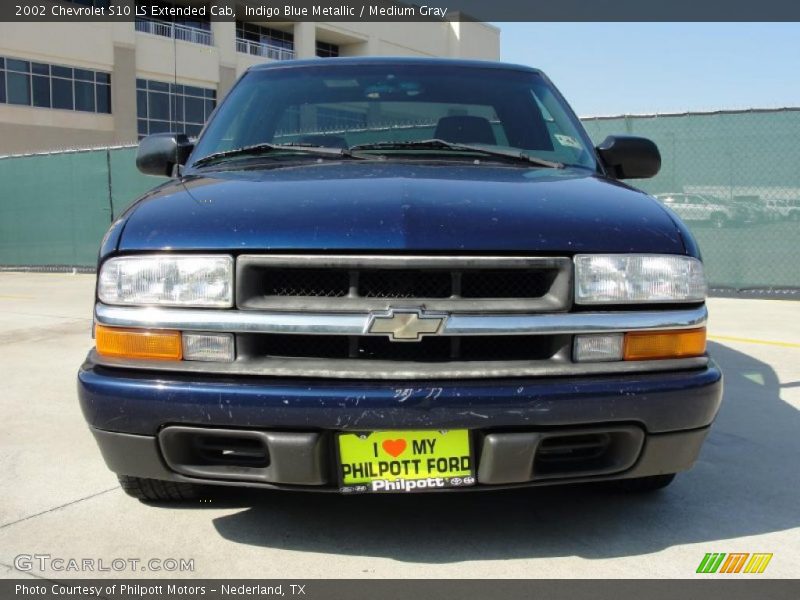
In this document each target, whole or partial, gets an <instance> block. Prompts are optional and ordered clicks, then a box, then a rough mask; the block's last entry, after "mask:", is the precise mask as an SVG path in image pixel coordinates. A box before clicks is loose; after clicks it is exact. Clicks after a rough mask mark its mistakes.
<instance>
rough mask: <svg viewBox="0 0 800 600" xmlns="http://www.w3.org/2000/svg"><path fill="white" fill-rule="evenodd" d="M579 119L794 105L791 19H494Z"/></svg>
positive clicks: (798, 45)
mask: <svg viewBox="0 0 800 600" xmlns="http://www.w3.org/2000/svg"><path fill="white" fill-rule="evenodd" d="M495 24H496V25H497V26H499V27H500V28H501V35H500V44H501V59H502V60H503V61H506V62H513V63H521V64H526V65H531V66H534V67H539V68H541V69H542V70H543V71H544V72H545V73H547V75H548V76H549V77H550V78H551V79H552V80H553V82H554V83H555V84H556V85H557V86H558V87H559V89H560V90H561V91H562V92H563V94H564V95H565V96H566V97H567V100H568V101H569V102H570V104H572V107H573V108H574V109H575V112H577V113H578V115H580V116H593V115H614V114H621V113H649V112H683V111H686V110H716V109H720V108H752V107H778V106H800V23H495Z"/></svg>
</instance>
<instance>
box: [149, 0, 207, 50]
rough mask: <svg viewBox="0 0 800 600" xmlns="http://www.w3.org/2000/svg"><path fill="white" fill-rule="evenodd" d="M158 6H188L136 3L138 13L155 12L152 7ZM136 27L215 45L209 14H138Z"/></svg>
mask: <svg viewBox="0 0 800 600" xmlns="http://www.w3.org/2000/svg"><path fill="white" fill-rule="evenodd" d="M156 6H157V7H162V8H168V9H176V10H178V11H181V10H184V9H186V8H187V7H186V6H184V5H181V4H172V3H170V2H153V3H140V2H137V3H136V9H137V14H139V12H143V13H147V14H153V13H152V10H151V9H152V8H153V7H156ZM135 27H136V31H139V32H141V33H149V34H151V35H160V36H163V37H168V38H174V39H176V40H181V41H183V42H191V43H194V44H203V45H205V46H213V45H214V36H213V35H212V33H211V20H210V18H209V17H208V16H205V17H197V16H187V17H182V16H175V17H161V16H148V17H139V16H137V17H136V24H135Z"/></svg>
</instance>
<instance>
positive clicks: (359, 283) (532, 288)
mask: <svg viewBox="0 0 800 600" xmlns="http://www.w3.org/2000/svg"><path fill="white" fill-rule="evenodd" d="M570 281H571V268H570V261H569V259H567V258H547V257H543V258H516V257H435V256H432V257H419V256H410V257H404V256H372V257H370V256H322V255H301V256H282V255H268V256H241V257H239V259H238V260H237V283H236V286H237V293H236V298H237V305H238V307H239V308H241V309H244V310H298V309H300V310H302V309H307V310H318V311H328V310H335V311H348V310H352V311H363V310H370V311H372V310H386V309H388V308H389V307H392V306H398V302H401V303H403V304H404V305H410V306H424V307H425V308H426V309H428V310H445V311H459V310H461V311H467V310H468V311H472V312H476V311H477V312H492V311H497V312H551V311H563V310H566V309H567V308H568V307H569V302H570V300H571V294H570V287H571V286H570Z"/></svg>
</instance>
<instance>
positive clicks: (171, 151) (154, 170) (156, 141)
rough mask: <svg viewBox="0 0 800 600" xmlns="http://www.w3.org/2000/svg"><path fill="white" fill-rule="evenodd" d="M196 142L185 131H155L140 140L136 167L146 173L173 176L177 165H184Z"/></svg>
mask: <svg viewBox="0 0 800 600" xmlns="http://www.w3.org/2000/svg"><path fill="white" fill-rule="evenodd" d="M193 148H194V144H192V143H191V142H190V141H189V138H188V137H187V136H186V134H183V133H154V134H153V135H148V136H147V137H146V138H144V139H143V140H142V141H141V142H139V150H138V151H137V153H136V167H137V168H138V169H139V170H140V171H141V172H142V173H145V174H146V175H158V176H160V177H172V176H173V175H174V171H175V167H176V165H183V164H185V163H186V159H188V158H189V155H190V154H191V153H192V149H193Z"/></svg>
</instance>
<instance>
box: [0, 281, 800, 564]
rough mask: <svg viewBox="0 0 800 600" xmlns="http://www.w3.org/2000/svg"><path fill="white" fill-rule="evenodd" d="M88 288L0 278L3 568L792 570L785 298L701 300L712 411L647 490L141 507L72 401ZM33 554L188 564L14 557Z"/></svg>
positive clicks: (791, 402)
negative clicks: (718, 398) (25, 561)
mask: <svg viewBox="0 0 800 600" xmlns="http://www.w3.org/2000/svg"><path fill="white" fill-rule="evenodd" d="M93 286H94V277H93V276H92V275H68V274H31V273H0V356H2V360H0V414H1V415H2V420H3V423H2V436H1V437H0V439H1V440H2V441H1V442H0V469H1V471H0V473H1V474H2V476H0V497H2V499H3V500H2V502H1V503H0V576H3V577H20V576H32V577H47V578H59V579H61V578H67V577H120V576H124V577H139V576H142V577H161V576H164V577H176V576H178V577H258V578H328V577H348V578H361V577H380V578H384V577H392V578H395V577H398V578H406V577H414V578H427V577H454V578H460V577H481V578H483V577H496V578H507V577H521V578H530V577H542V578H558V577H586V578H595V577H597V578H604V577H610V578H622V577H625V578H628V577H631V578H653V577H680V578H685V577H695V576H696V577H714V576H709V575H695V570H696V568H697V566H698V564H699V563H700V561H701V560H702V558H703V556H704V555H705V553H707V552H726V553H728V552H749V553H755V552H767V553H772V554H773V558H772V560H771V562H770V563H769V565H768V568H767V569H766V571H765V572H764V573H763V574H762V575H758V577H800V566H799V565H800V563H798V560H797V557H798V555H800V528H799V526H800V509H799V508H798V498H799V497H800V477H799V476H798V474H800V469H798V459H800V303H799V302H793V301H774V300H738V299H737V300H731V299H711V300H710V301H709V310H710V313H711V317H710V323H709V331H710V336H711V340H712V341H711V344H710V352H711V354H712V355H713V357H714V359H715V360H716V361H717V362H718V363H719V364H720V365H721V367H722V369H723V371H724V373H725V377H726V380H725V399H724V402H723V406H722V409H721V412H720V414H719V417H718V419H717V421H716V423H715V424H714V427H713V429H712V432H711V434H710V436H709V438H708V439H707V441H706V444H705V446H704V448H703V451H702V454H701V457H700V460H699V461H698V463H697V464H696V465H695V467H694V468H693V469H692V470H691V471H688V472H686V473H683V474H681V475H679V476H678V478H677V479H676V481H675V482H674V483H673V484H672V485H671V486H670V487H668V488H667V489H665V490H663V491H661V492H658V493H655V494H652V495H645V496H630V495H624V494H620V493H617V492H613V491H610V490H607V489H605V488H601V487H599V486H570V487H561V488H556V487H549V488H538V489H527V490H517V491H513V492H493V493H469V494H417V495H412V496H407V495H400V496H399V495H384V496H359V497H347V496H340V495H335V494H303V493H286V492H267V491H227V492H223V493H221V494H219V496H214V497H213V498H211V500H210V501H208V502H195V503H180V504H174V505H146V504H142V503H140V502H138V501H136V500H134V499H132V498H129V497H128V496H126V495H125V494H124V493H123V492H122V490H121V489H120V488H119V486H118V485H117V481H116V478H115V477H114V475H113V474H112V473H111V472H109V471H108V470H107V469H106V467H105V465H104V463H103V461H102V459H101V457H100V454H99V452H98V450H97V448H96V447H95V443H94V440H93V438H92V436H91V435H90V433H89V431H88V430H87V427H86V425H85V423H84V421H83V417H82V415H81V413H80V410H79V408H78V402H77V397H76V392H75V374H76V371H77V369H78V366H79V365H80V364H81V362H82V360H83V358H84V356H85V354H86V352H87V351H88V350H89V348H90V347H91V344H92V342H91V338H90V326H91V309H92V301H93ZM32 554H44V555H49V556H50V557H51V558H64V559H68V558H76V559H79V560H82V559H91V560H93V561H94V565H95V568H96V569H97V568H99V567H100V562H99V561H103V565H105V566H106V567H108V566H109V565H110V564H111V563H112V561H113V560H114V559H116V558H123V559H126V560H127V559H138V560H140V561H143V562H144V563H147V561H150V560H151V559H156V560H160V561H162V565H163V564H164V563H165V562H166V559H178V560H180V559H187V560H193V570H192V571H189V570H186V571H183V572H176V571H168V570H165V567H163V566H162V569H161V570H160V571H153V570H148V571H141V563H140V566H139V567H138V568H137V570H135V571H133V572H131V571H129V570H123V571H121V572H117V571H113V570H111V571H103V572H99V571H96V570H95V571H94V572H92V571H83V572H74V571H61V570H57V569H55V568H54V567H53V565H52V564H47V565H41V564H36V563H34V564H33V565H32V569H30V570H26V571H24V572H22V571H19V570H17V569H16V568H15V566H14V565H15V559H16V557H18V556H20V555H32ZM169 564H172V563H169ZM151 565H152V566H156V565H154V564H152V563H151ZM126 569H127V568H126ZM719 577H726V576H725V575H719ZM727 577H730V576H727Z"/></svg>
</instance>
